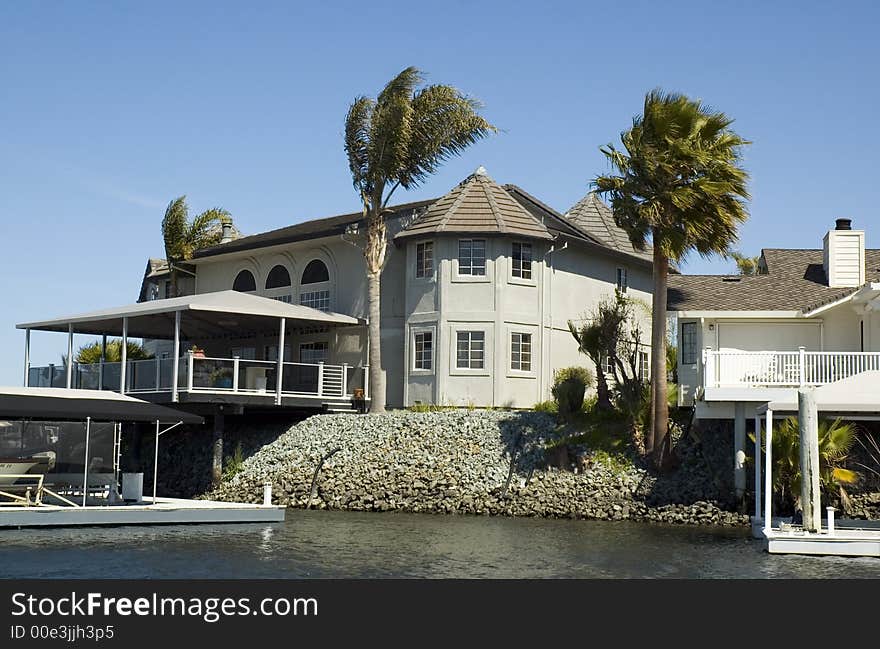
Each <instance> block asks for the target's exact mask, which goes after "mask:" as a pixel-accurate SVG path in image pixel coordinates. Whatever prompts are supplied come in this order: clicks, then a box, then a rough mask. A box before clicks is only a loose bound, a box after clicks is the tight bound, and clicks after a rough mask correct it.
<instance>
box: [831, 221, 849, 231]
mask: <svg viewBox="0 0 880 649" xmlns="http://www.w3.org/2000/svg"><path fill="white" fill-rule="evenodd" d="M834 229H835V230H852V219H837V220H836V221H834Z"/></svg>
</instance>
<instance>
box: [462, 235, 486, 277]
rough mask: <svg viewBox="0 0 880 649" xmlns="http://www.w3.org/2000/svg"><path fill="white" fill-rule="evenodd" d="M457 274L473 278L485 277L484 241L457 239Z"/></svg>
mask: <svg viewBox="0 0 880 649" xmlns="http://www.w3.org/2000/svg"><path fill="white" fill-rule="evenodd" d="M458 274H459V275H471V276H475V277H483V276H485V275H486V240H485V239H459V241H458Z"/></svg>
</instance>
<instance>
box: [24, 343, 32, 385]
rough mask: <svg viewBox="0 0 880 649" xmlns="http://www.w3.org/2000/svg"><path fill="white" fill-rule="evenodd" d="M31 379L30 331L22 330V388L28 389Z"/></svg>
mask: <svg viewBox="0 0 880 649" xmlns="http://www.w3.org/2000/svg"><path fill="white" fill-rule="evenodd" d="M30 379H31V330H30V329H25V330H24V387H26V388H27V387H30V385H29V384H30Z"/></svg>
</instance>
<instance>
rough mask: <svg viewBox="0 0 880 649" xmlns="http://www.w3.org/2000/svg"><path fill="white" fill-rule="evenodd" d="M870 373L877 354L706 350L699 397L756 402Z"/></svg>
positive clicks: (878, 365) (878, 362)
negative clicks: (783, 392)
mask: <svg viewBox="0 0 880 649" xmlns="http://www.w3.org/2000/svg"><path fill="white" fill-rule="evenodd" d="M871 370H880V352H813V351H806V350H805V349H804V348H801V349H799V350H798V351H794V352H778V351H760V352H744V351H715V350H711V349H706V350H704V351H703V363H702V374H703V380H702V385H703V388H704V397H703V398H704V399H705V400H706V401H727V400H735V399H737V398H741V399H743V400H747V401H759V400H763V399H764V397H765V396H766V395H768V394H770V393H771V392H772V393H775V392H778V391H779V390H786V389H787V390H792V389H795V388H799V387H802V386H820V385H825V384H828V383H834V382H835V381H839V380H841V379H845V378H848V377H850V376H854V375H856V374H861V373H862V372H867V371H871ZM768 391H771V392H768ZM752 397H754V398H752ZM770 398H772V397H770Z"/></svg>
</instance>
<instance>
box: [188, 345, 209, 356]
mask: <svg viewBox="0 0 880 649" xmlns="http://www.w3.org/2000/svg"><path fill="white" fill-rule="evenodd" d="M189 351H190V353H191V354H192V355H193V357H194V358H205V350H204V349H202V348H201V347H199V346H198V345H193V346H192V347H190V350H189Z"/></svg>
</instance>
